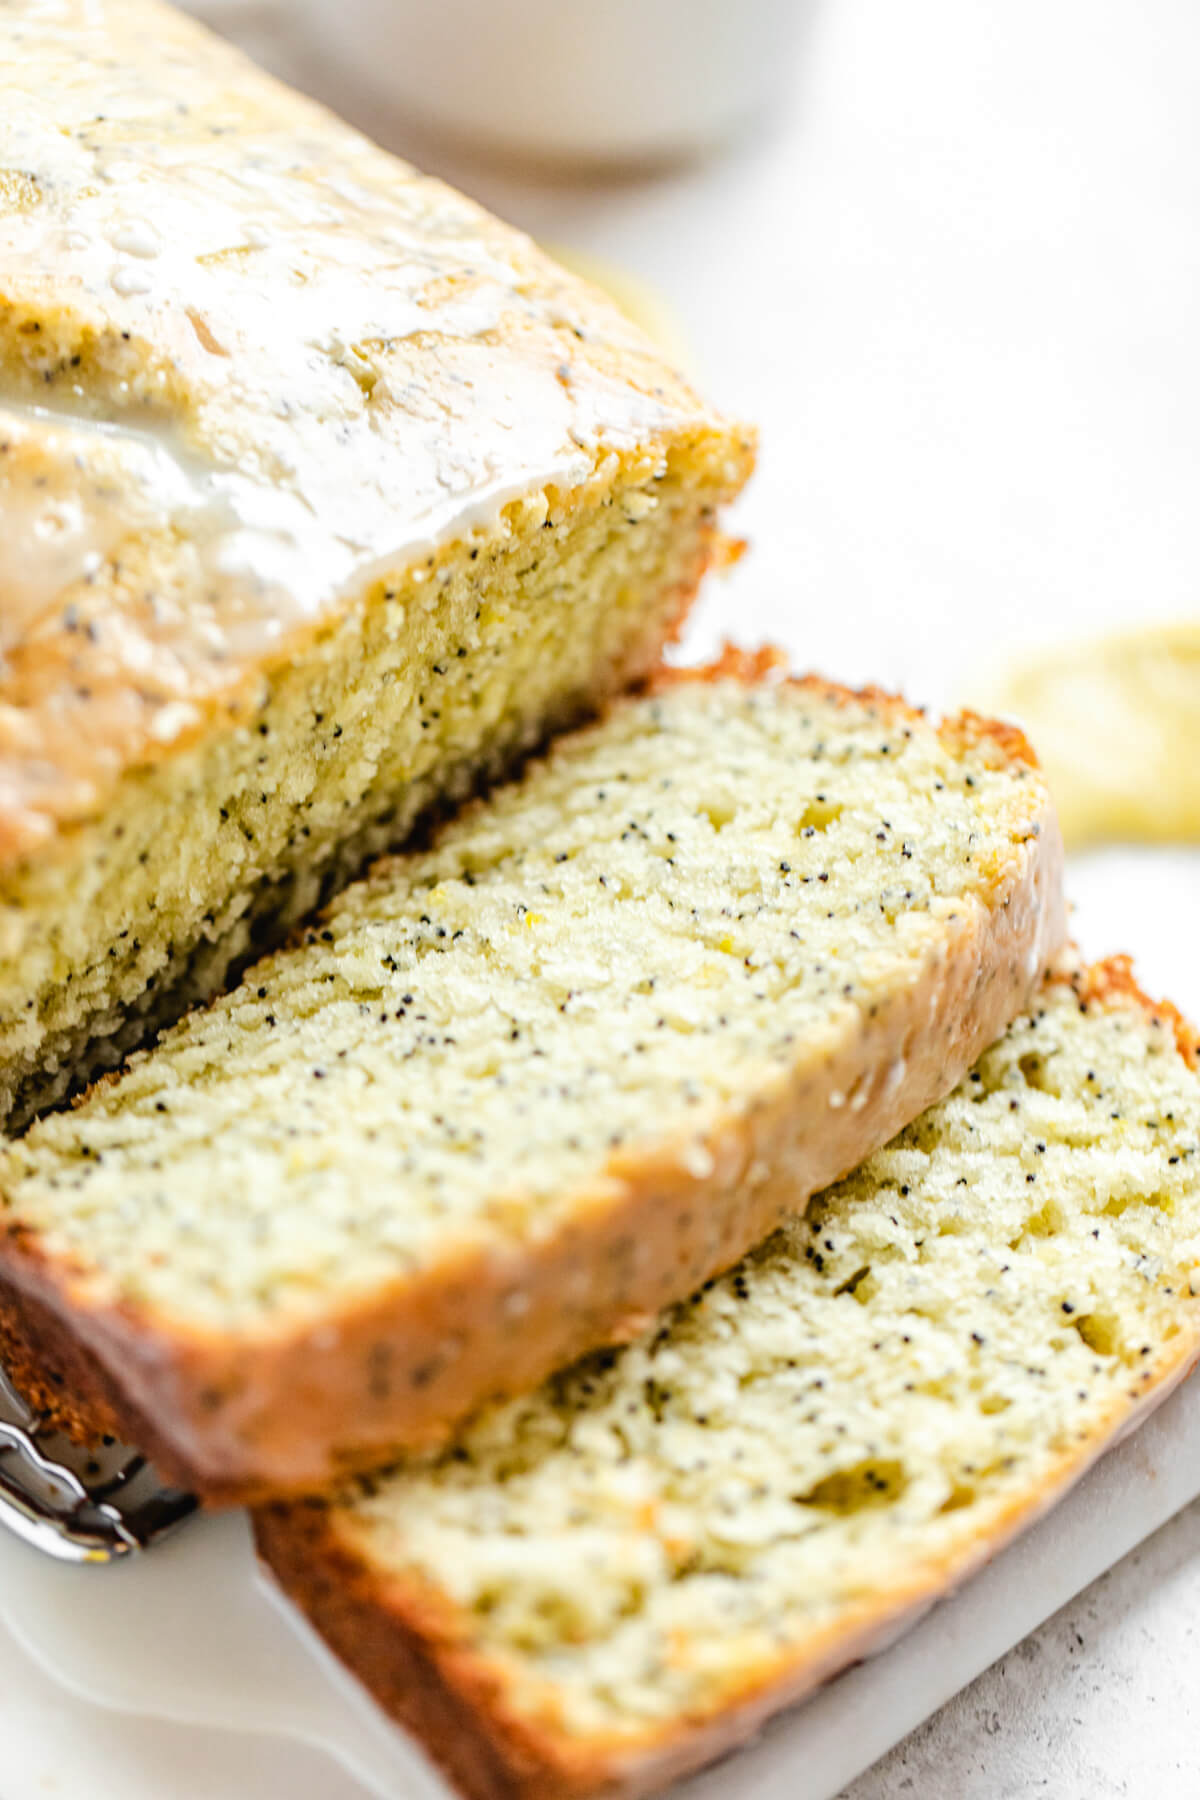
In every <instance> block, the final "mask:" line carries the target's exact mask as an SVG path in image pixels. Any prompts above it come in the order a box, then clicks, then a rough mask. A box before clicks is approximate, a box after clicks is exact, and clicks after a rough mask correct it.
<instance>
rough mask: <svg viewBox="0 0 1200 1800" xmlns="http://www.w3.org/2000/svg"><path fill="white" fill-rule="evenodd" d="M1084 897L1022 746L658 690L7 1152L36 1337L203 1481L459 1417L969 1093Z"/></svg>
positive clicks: (322, 1468) (369, 1453) (893, 720)
mask: <svg viewBox="0 0 1200 1800" xmlns="http://www.w3.org/2000/svg"><path fill="white" fill-rule="evenodd" d="M1059 878H1060V877H1059V849H1058V840H1057V831H1056V826H1055V822H1054V818H1053V814H1052V812H1051V810H1050V807H1049V803H1048V800H1047V796H1046V790H1045V786H1044V784H1043V782H1042V780H1041V777H1040V774H1039V773H1038V771H1037V769H1036V767H1035V766H1034V765H1033V764H1032V762H1031V760H1030V759H1029V758H1028V753H1027V751H1026V749H1025V746H1024V744H1023V742H1022V741H1021V740H1020V739H1019V738H1017V739H1014V738H1012V737H1011V736H1010V735H1009V734H1007V733H1006V732H1004V731H1003V730H1001V729H1000V728H995V729H993V728H990V727H988V726H987V725H985V724H983V723H982V722H981V721H979V720H976V719H972V718H969V717H967V718H958V719H954V720H950V721H948V722H947V723H946V724H944V725H942V726H941V727H935V726H934V725H932V724H930V723H929V722H927V721H926V720H925V719H923V718H922V717H921V716H920V715H919V714H917V713H915V712H913V711H911V710H910V709H909V708H907V707H906V706H904V705H903V704H902V703H901V702H899V701H896V700H892V699H889V698H887V697H884V696H880V695H875V694H865V695H855V694H852V693H849V692H846V691H844V690H841V689H836V688H829V687H827V686H825V685H824V684H822V683H820V682H816V681H799V682H794V681H787V680H783V679H780V678H779V675H778V671H777V669H775V668H774V667H773V665H772V660H771V658H770V656H769V655H764V656H763V657H761V658H759V659H753V658H751V659H745V658H740V657H738V656H736V655H734V656H730V657H729V658H727V659H726V661H725V662H724V663H722V664H720V665H718V666H717V667H715V668H713V669H711V670H708V671H706V672H701V673H700V674H698V675H693V676H690V677H688V678H682V677H674V678H673V677H671V676H665V677H663V678H662V679H661V681H660V682H658V683H657V684H656V685H655V686H654V687H653V688H652V689H651V690H650V691H649V692H647V693H645V694H643V695H641V696H639V697H635V698H632V699H627V700H623V701H618V702H616V703H614V705H613V706H612V707H611V708H610V710H609V711H608V712H607V714H606V715H605V716H604V718H603V719H602V720H601V721H599V722H598V723H596V724H595V725H593V726H591V727H587V728H584V729H583V730H581V731H579V732H577V733H575V734H569V735H567V736H565V737H564V738H562V739H560V740H559V741H557V742H556V743H555V745H554V746H552V748H551V750H550V751H549V753H548V754H547V755H546V757H545V759H544V760H542V761H540V762H537V763H536V764H534V765H533V766H532V767H530V768H529V769H528V770H527V772H526V773H525V775H524V776H523V777H522V779H521V780H519V781H516V782H513V783H510V784H509V785H508V786H506V787H501V788H500V789H498V790H497V791H496V792H495V793H493V794H492V795H491V796H490V797H489V798H488V799H487V800H486V801H480V802H477V803H473V804H472V805H471V806H469V807H468V809H467V810H466V812H465V813H464V814H463V816H462V817H461V818H459V819H458V820H456V821H453V822H452V823H451V824H449V825H448V826H447V827H446V828H445V829H444V830H443V832H442V833H441V834H440V836H439V837H438V839H437V841H436V842H435V843H434V845H433V846H432V847H430V848H429V849H427V850H425V851H422V852H420V853H411V854H407V855H403V856H400V857H397V858H394V859H391V860H385V861H384V862H383V863H381V864H380V865H379V866H378V867H377V868H376V869H375V870H374V871H373V873H372V874H371V875H370V876H369V877H368V878H367V879H366V880H364V881H362V882H359V883H356V884H354V885H353V886H351V887H350V888H349V889H347V891H346V892H345V893H344V894H343V895H342V896H341V897H340V898H339V899H338V900H337V901H336V902H335V903H334V904H333V906H332V907H331V909H330V910H329V912H328V914H327V915H326V916H325V917H324V919H323V920H322V921H320V922H319V923H318V924H316V925H314V926H313V927H311V928H310V929H309V930H308V931H307V932H306V934H305V937H304V940H303V941H302V942H301V943H299V944H298V945H296V946H294V947H292V948H289V949H287V950H284V951H282V952H279V953H278V954H276V955H275V956H273V957H271V958H268V959H266V960H264V961H263V962H260V963H259V964H258V965H257V966H256V967H254V968H253V969H252V970H250V971H249V973H248V974H247V976H246V978H245V980H244V981H243V983H242V985H241V986H240V987H238V988H237V989H235V990H234V991H233V992H231V993H230V994H228V995H226V996H224V997H222V998H221V999H219V1000H218V1001H216V1002H215V1003H214V1004H213V1006H212V1007H211V1008H209V1009H207V1010H204V1011H200V1012H198V1013H195V1014H193V1015H191V1016H190V1017H189V1018H188V1019H186V1020H185V1021H183V1022H182V1024H180V1025H179V1026H178V1027H176V1028H173V1029H172V1030H171V1031H169V1032H167V1033H166V1034H165V1035H164V1036H163V1038H162V1039H161V1041H160V1042H159V1044H158V1045H157V1046H156V1047H155V1048H154V1049H153V1050H151V1051H148V1052H145V1053H142V1054H140V1055H139V1056H137V1057H135V1058H134V1059H133V1060H132V1062H131V1063H130V1065H129V1067H128V1069H127V1070H126V1071H125V1072H123V1073H122V1074H120V1075H119V1076H116V1077H114V1078H111V1079H109V1080H107V1081H105V1082H103V1083H101V1084H100V1085H99V1086H98V1087H97V1088H96V1089H95V1090H94V1091H93V1092H92V1093H91V1094H90V1095H89V1096H88V1097H87V1098H86V1099H85V1100H84V1102H83V1103H81V1104H80V1105H78V1106H77V1107H76V1108H74V1109H73V1110H72V1111H70V1112H66V1113H61V1114H57V1115H52V1116H50V1117H48V1118H46V1119H44V1120H42V1121H40V1122H39V1123H38V1124H36V1125H35V1126H34V1127H32V1128H31V1130H30V1131H29V1132H28V1134H27V1135H26V1136H25V1137H24V1138H23V1139H22V1140H20V1141H19V1142H18V1143H16V1144H14V1145H12V1146H11V1148H9V1149H8V1151H7V1152H6V1153H5V1155H4V1157H3V1159H2V1160H0V1276H2V1277H3V1281H4V1283H5V1284H6V1290H7V1294H8V1314H9V1320H10V1324H11V1323H13V1322H15V1323H16V1325H17V1327H18V1328H21V1329H24V1330H25V1332H26V1333H27V1335H28V1336H29V1339H30V1342H31V1344H33V1345H34V1347H35V1349H36V1351H37V1358H38V1359H40V1361H41V1363H42V1364H43V1366H45V1367H47V1368H53V1367H55V1366H61V1364H62V1358H63V1356H64V1355H67V1354H69V1353H70V1351H71V1349H72V1347H73V1348H74V1349H75V1350H76V1351H77V1352H78V1354H77V1356H76V1358H75V1361H74V1362H73V1363H72V1364H71V1366H70V1368H69V1370H67V1371H66V1373H67V1380H66V1389H67V1391H68V1392H71V1393H73V1394H76V1395H78V1396H80V1397H83V1396H86V1395H87V1394H88V1393H89V1392H90V1391H91V1390H93V1389H95V1388H96V1386H97V1383H98V1382H99V1383H100V1385H101V1387H102V1389H103V1391H104V1393H105V1394H106V1395H107V1398H108V1402H109V1404H110V1407H111V1409H112V1418H111V1423H112V1425H113V1428H114V1429H117V1430H119V1431H120V1432H121V1433H122V1434H123V1435H124V1436H125V1437H126V1438H127V1439H129V1440H131V1441H134V1442H137V1443H139V1444H141V1445H143V1446H144V1447H146V1448H148V1449H151V1450H153V1452H154V1453H155V1456H156V1458H157V1459H158V1461H159V1462H160V1464H161V1465H162V1466H163V1467H164V1468H165V1469H166V1470H167V1471H168V1472H169V1473H171V1474H172V1475H173V1476H175V1477H176V1479H178V1480H181V1481H183V1482H185V1483H187V1484H188V1485H191V1486H193V1487H196V1488H198V1489H199V1490H200V1491H201V1492H202V1493H204V1494H206V1495H207V1496H209V1497H210V1498H212V1499H235V1498H243V1497H245V1496H246V1495H248V1494H249V1495H253V1494H263V1493H271V1492H281V1491H288V1490H297V1489H304V1488H309V1489H312V1488H316V1487H319V1486H321V1485H322V1484H324V1483H327V1482H328V1481H329V1480H330V1479H331V1477H332V1476H334V1475H336V1473H337V1472H338V1470H339V1469H341V1468H345V1467H350V1466H354V1465H363V1464H367V1463H370V1462H372V1461H378V1460H379V1459H380V1457H381V1456H382V1455H384V1454H386V1452H387V1451H388V1450H389V1449H390V1448H392V1447H393V1446H396V1445H401V1444H408V1445H411V1444H418V1443H423V1442H429V1441H434V1440H437V1439H439V1438H442V1437H444V1436H445V1434H446V1432H447V1430H448V1429H449V1428H450V1427H451V1426H453V1425H454V1424H455V1423H456V1422H457V1421H458V1420H459V1419H461V1418H462V1417H463V1416H464V1415H465V1414H467V1413H469V1412H470V1411H471V1410H472V1409H473V1408H474V1407H476V1406H477V1405H478V1404H479V1403H480V1402H481V1401H483V1400H484V1399H485V1398H487V1397H488V1396H490V1395H493V1394H498V1393H513V1392H518V1391H520V1390H522V1389H527V1388H529V1387H531V1386H533V1385H534V1384H535V1383H536V1382H537V1381H538V1380H540V1379H541V1378H542V1377H543V1376H544V1375H545V1374H547V1373H548V1371H549V1370H551V1369H552V1368H555V1367H557V1366H559V1365H560V1364H561V1363H562V1362H564V1361H565V1360H567V1359H568V1358H570V1357H572V1356H575V1355H577V1354H579V1353H580V1352H581V1351H583V1350H585V1349H588V1348H591V1347H593V1346H594V1345H596V1344H598V1343H604V1342H607V1341H611V1340H612V1339H614V1338H617V1337H619V1336H622V1335H628V1334H629V1333H630V1332H631V1331H632V1330H634V1329H636V1328H637V1325H638V1323H639V1322H640V1321H641V1320H642V1319H643V1318H645V1317H647V1316H649V1315H651V1314H652V1313H654V1312H655V1311H656V1310H657V1309H658V1308H660V1307H661V1306H663V1305H665V1304H667V1303H669V1302H670V1301H671V1300H674V1299H678V1298H679V1297H681V1296H682V1295H684V1294H686V1293H688V1292H689V1291H690V1290H691V1289H692V1288H693V1287H695V1285H696V1284H697V1282H699V1281H701V1280H703V1279H704V1278H705V1277H706V1276H708V1275H710V1274H711V1273H712V1272H713V1271H714V1270H717V1269H720V1268H723V1267H726V1266H728V1264H729V1263H731V1262H732V1261H733V1260H734V1259H735V1258H736V1257H737V1256H739V1255H741V1254H742V1252H743V1251H745V1250H746V1249H747V1248H748V1247H749V1245H751V1244H752V1243H754V1242H756V1241H757V1240H758V1239H759V1238H761V1237H762V1236H763V1235H764V1234H765V1233H766V1232H767V1231H769V1230H770V1229H771V1228H772V1227H773V1226H774V1225H775V1223H776V1222H777V1221H778V1219H779V1217H780V1216H781V1214H782V1213H783V1212H785V1211H786V1210H787V1209H789V1208H792V1207H795V1206H799V1205H803V1203H804V1200H805V1199H806V1197H807V1196H808V1195H809V1194H810V1193H811V1192H812V1191H813V1190H814V1189H815V1188H818V1187H820V1186H823V1185H824V1184H825V1183H826V1182H828V1181H829V1180H832V1179H833V1178H834V1177H835V1176H837V1175H840V1174H841V1173H843V1172H844V1171H845V1170H846V1169H848V1168H850V1167H852V1166H853V1164H855V1163H856V1162H857V1161H858V1160H859V1159H860V1158H861V1157H862V1156H863V1155H864V1154H866V1153H867V1152H868V1151H869V1150H870V1149H872V1148H874V1147H876V1146H877V1145H879V1144H880V1143H882V1142H883V1141H884V1140H885V1139H886V1138H888V1137H889V1136H891V1134H892V1133H893V1132H894V1131H896V1130H897V1129H898V1128H899V1126H900V1125H902V1124H903V1123H905V1122H906V1121H907V1120H908V1119H910V1118H911V1117H912V1116H913V1115H914V1113H916V1112H917V1111H919V1110H920V1109H921V1107H922V1106H923V1105H925V1104H927V1103H928V1102H929V1101H930V1100H931V1099H933V1098H934V1097H936V1096H937V1095H938V1094H941V1093H943V1092H944V1091H945V1090H946V1088H947V1087H948V1086H949V1085H950V1084H951V1083H953V1081H954V1080H955V1079H957V1077H958V1076H960V1075H961V1074H962V1072H963V1070H964V1069H965V1068H966V1067H968V1066H969V1064H970V1062H971V1060H972V1059H973V1058H974V1057H975V1056H976V1055H977V1054H978V1052H979V1050H980V1049H981V1048H982V1046H983V1045H984V1044H986V1043H987V1042H989V1041H990V1040H991V1039H992V1038H994V1037H995V1036H996V1035H997V1034H998V1033H999V1032H1000V1031H1002V1030H1003V1028H1004V1026H1005V1024H1006V1023H1007V1022H1008V1020H1009V1019H1010V1018H1011V1017H1012V1016H1013V1015H1014V1014H1015V1012H1016V1011H1018V1010H1019V1009H1020V1007H1021V1006H1022V1005H1023V1004H1025V1002H1026V1001H1027V999H1028V997H1029V994H1030V992H1031V991H1032V988H1033V986H1034V984H1035V983H1036V981H1037V979H1038V977H1039V975H1040V973H1041V970H1042V968H1043V966H1044V963H1045V959H1046V956H1047V954H1048V953H1049V951H1050V950H1051V949H1052V948H1053V947H1054V946H1055V945H1056V944H1057V942H1058V940H1059V938H1060V936H1061V932H1062V908H1061V896H1060V892H1059Z"/></svg>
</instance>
